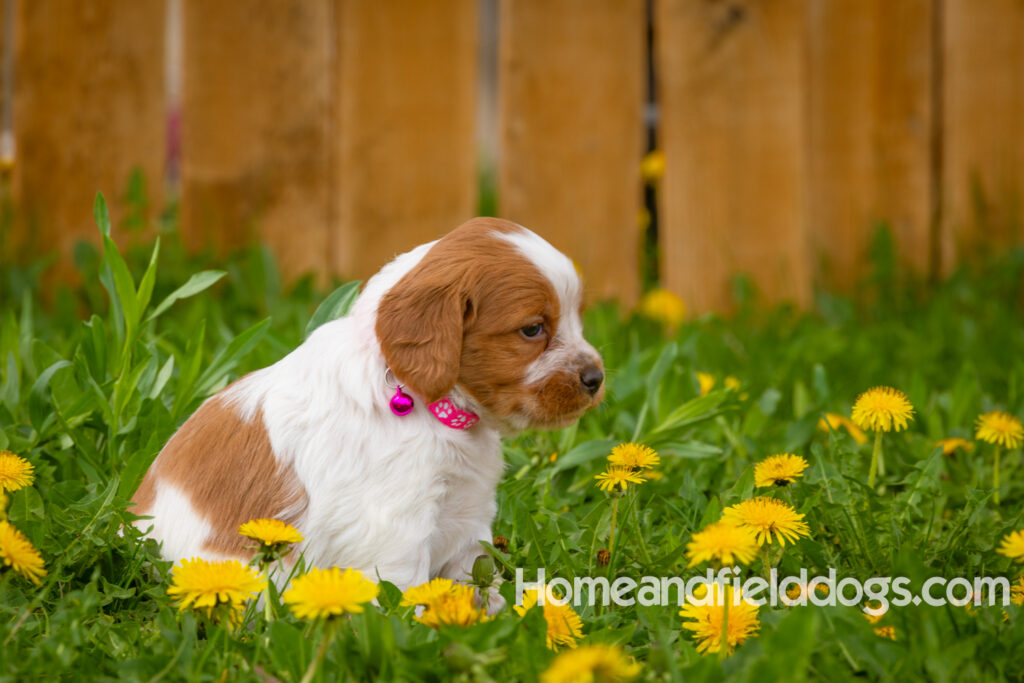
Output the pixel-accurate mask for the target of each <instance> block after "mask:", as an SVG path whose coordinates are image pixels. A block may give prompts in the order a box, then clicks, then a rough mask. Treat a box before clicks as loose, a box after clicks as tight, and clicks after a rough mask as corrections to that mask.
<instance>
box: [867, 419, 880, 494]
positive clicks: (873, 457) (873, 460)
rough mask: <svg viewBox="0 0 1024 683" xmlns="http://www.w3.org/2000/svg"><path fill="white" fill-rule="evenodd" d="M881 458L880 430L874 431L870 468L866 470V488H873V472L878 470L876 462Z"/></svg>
mask: <svg viewBox="0 0 1024 683" xmlns="http://www.w3.org/2000/svg"><path fill="white" fill-rule="evenodd" d="M881 459H882V432H881V430H879V431H876V432H875V447H874V449H872V451H871V469H870V470H868V488H871V489H873V488H875V474H876V473H877V472H878V462H879V461H880V460H881Z"/></svg>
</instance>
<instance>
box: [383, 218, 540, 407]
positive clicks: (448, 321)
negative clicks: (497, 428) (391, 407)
mask: <svg viewBox="0 0 1024 683" xmlns="http://www.w3.org/2000/svg"><path fill="white" fill-rule="evenodd" d="M520 229H521V228H520V227H519V226H517V225H515V224H514V223H511V222H509V221H504V220H500V219H497V218H475V219H473V220H471V221H468V222H466V223H464V224H462V225H461V226H459V227H458V228H456V229H455V230H453V231H452V232H450V233H448V235H446V236H445V237H443V238H442V239H441V240H440V241H439V242H438V243H437V244H436V245H434V247H433V248H432V249H431V250H430V251H429V252H427V254H426V256H424V257H423V260H421V261H420V262H419V263H418V264H417V265H416V267H415V268H413V269H412V270H410V271H409V272H408V273H407V274H406V275H405V276H404V277H403V278H402V279H401V280H399V282H398V283H397V284H396V285H395V286H394V287H392V288H391V290H390V291H388V293H387V294H385V295H384V298H383V299H382V300H381V303H380V306H379V308H378V310H377V339H378V340H379V341H380V345H381V350H382V351H383V353H384V358H385V360H386V361H387V363H388V366H389V367H390V368H391V370H392V372H394V374H395V377H397V378H398V379H399V381H401V382H402V383H403V384H405V385H406V386H407V387H408V388H409V390H411V391H412V392H413V393H416V394H419V395H420V396H422V397H423V398H425V399H427V401H436V400H438V399H440V398H443V397H444V396H446V395H448V393H449V392H450V391H451V390H452V388H453V387H454V386H455V384H456V382H461V383H462V384H463V385H465V386H466V388H467V389H468V390H469V392H470V394H472V395H473V397H474V398H476V399H477V400H479V401H480V402H481V403H482V404H483V405H485V406H487V407H488V408H489V409H491V410H492V411H493V412H495V413H497V414H499V415H508V414H510V413H511V412H512V411H513V410H514V407H515V406H513V405H511V403H518V401H511V398H512V397H511V396H509V395H506V394H510V393H521V391H522V388H521V387H519V386H518V384H519V382H520V381H521V380H522V377H523V371H524V370H525V368H526V366H527V365H528V364H529V363H530V362H532V361H533V360H534V359H535V358H537V357H538V356H539V355H540V354H541V353H542V352H543V351H544V347H545V344H544V341H545V340H544V339H533V340H530V339H526V338H524V337H523V336H522V335H521V334H519V329H520V328H521V327H524V326H526V325H528V324H530V323H531V322H533V321H534V320H536V321H543V322H544V324H545V327H546V328H547V331H548V334H549V335H553V334H554V326H556V325H557V324H558V299H557V297H556V296H555V294H554V291H553V290H552V288H551V285H550V284H549V283H548V281H547V279H546V278H545V277H544V276H543V274H541V273H540V271H538V270H537V268H536V267H535V266H534V265H533V264H532V263H531V262H530V261H529V260H528V259H527V258H525V257H524V256H523V255H522V254H520V253H519V252H518V251H517V250H516V248H515V247H514V246H513V245H512V244H510V243H508V242H505V241H504V240H501V239H498V238H496V237H494V236H493V235H491V234H490V233H492V232H495V231H497V232H503V233H507V232H512V231H516V230H520ZM546 338H548V337H545V339H546ZM513 387H515V389H516V391H515V392H509V391H506V390H509V389H512V388H513ZM510 401H511V403H510Z"/></svg>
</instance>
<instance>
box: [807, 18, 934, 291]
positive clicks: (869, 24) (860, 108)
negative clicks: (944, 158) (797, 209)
mask: <svg viewBox="0 0 1024 683" xmlns="http://www.w3.org/2000/svg"><path fill="white" fill-rule="evenodd" d="M932 19H933V17H932V3H931V0H901V2H897V3H892V2H887V1H886V0H814V2H813V3H812V4H811V17H810V20H811V26H810V29H811V30H810V32H809V35H810V50H809V54H808V56H809V63H808V68H809V79H810V82H809V88H810V92H809V104H810V112H809V120H808V125H809V141H808V142H809V146H808V150H809V154H810V158H809V168H808V171H809V173H810V177H809V179H808V185H807V187H808V191H807V198H808V203H809V206H808V210H809V214H808V220H809V229H810V234H811V243H812V258H814V264H813V265H815V266H820V265H824V268H822V269H821V270H819V272H818V275H819V279H820V280H822V281H823V283H824V284H825V285H826V286H830V287H839V288H842V289H846V290H849V289H850V288H851V286H852V285H853V284H854V283H855V282H856V281H857V279H858V278H859V277H861V276H863V275H864V272H865V265H866V263H867V260H866V258H865V253H866V251H867V248H868V246H869V244H870V240H871V237H872V235H873V233H874V229H875V226H876V225H877V224H878V223H879V222H882V221H884V222H886V223H888V224H889V225H890V226H891V228H892V231H893V235H894V237H895V238H896V242H897V247H898V249H899V253H900V255H901V257H902V258H903V259H904V260H905V261H906V262H907V263H908V264H909V265H911V266H912V267H914V268H915V269H916V270H917V271H919V272H922V273H924V272H929V271H930V270H931V266H932V264H931V263H930V260H931V256H932V249H931V228H932V209H933V168H932V156H931V134H932V130H933V128H932V127H933V125H934V116H933V107H932V97H931V95H932V85H933V83H932V80H933V71H932V60H931V57H932Z"/></svg>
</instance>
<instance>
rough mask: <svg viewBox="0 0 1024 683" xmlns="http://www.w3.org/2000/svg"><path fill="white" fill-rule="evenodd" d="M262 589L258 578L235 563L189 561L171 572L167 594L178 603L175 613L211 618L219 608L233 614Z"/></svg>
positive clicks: (261, 580) (248, 568)
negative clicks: (190, 612)
mask: <svg viewBox="0 0 1024 683" xmlns="http://www.w3.org/2000/svg"><path fill="white" fill-rule="evenodd" d="M266 585H267V581H266V579H265V578H264V576H263V575H262V574H258V573H257V572H256V570H254V569H253V568H252V567H249V566H246V565H244V564H242V563H241V562H239V561H238V560H223V561H220V562H209V561H207V560H204V559H202V558H199V557H193V558H192V559H186V560H182V561H181V564H179V565H176V566H175V567H174V568H173V569H171V585H170V587H169V588H168V589H167V594H168V595H170V596H171V597H172V598H175V599H177V600H178V603H179V604H178V609H179V610H184V609H185V608H192V609H194V610H198V611H205V613H206V615H207V616H208V617H211V616H213V611H214V609H215V608H217V607H220V606H225V607H227V608H228V610H229V612H234V613H236V614H237V611H240V610H241V609H242V608H243V607H244V606H245V602H246V601H247V600H249V599H250V598H253V597H255V596H256V595H258V594H259V593H260V591H262V590H263V589H264V588H266Z"/></svg>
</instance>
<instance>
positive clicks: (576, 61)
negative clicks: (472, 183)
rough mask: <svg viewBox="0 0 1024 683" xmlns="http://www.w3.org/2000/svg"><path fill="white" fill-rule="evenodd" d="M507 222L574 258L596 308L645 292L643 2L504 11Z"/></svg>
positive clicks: (536, 2)
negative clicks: (640, 219) (601, 301)
mask: <svg viewBox="0 0 1024 683" xmlns="http://www.w3.org/2000/svg"><path fill="white" fill-rule="evenodd" d="M500 27H501V39H500V45H501V56H500V67H501V68H500V71H501V75H500V78H499V85H500V94H499V102H500V104H499V107H500V119H501V124H500V128H501V143H502V146H501V165H500V168H499V174H498V200H499V209H500V212H501V214H502V215H503V216H505V217H506V218H509V219H511V220H513V221H516V222H518V223H521V224H523V225H525V226H527V227H528V228H531V229H532V230H535V231H536V232H538V233H540V234H541V235H542V236H544V237H545V238H547V239H548V241H550V242H551V243H552V244H554V246H556V247H558V248H559V249H561V250H562V251H564V252H565V253H567V254H568V255H569V256H570V257H572V258H573V259H574V261H575V262H576V263H577V265H578V267H579V268H580V270H581V271H582V274H583V278H584V282H585V283H586V288H587V291H588V295H589V296H590V298H592V299H606V298H607V299H610V298H617V299H619V300H620V301H622V302H623V303H625V304H626V305H632V304H633V303H634V302H635V301H636V299H637V296H638V294H639V276H638V270H639V245H640V239H641V235H640V232H639V230H638V228H637V220H638V218H637V216H638V212H639V209H640V196H641V195H640V174H639V165H640V159H641V157H642V155H643V139H644V137H643V133H644V129H643V102H644V95H645V88H646V81H645V74H646V72H645V69H646V52H645V50H646V36H645V4H644V2H643V1H642V0H616V1H615V2H602V3H593V2H589V1H587V0H554V1H545V0H515V1H513V2H504V3H502V6H501V16H500Z"/></svg>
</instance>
